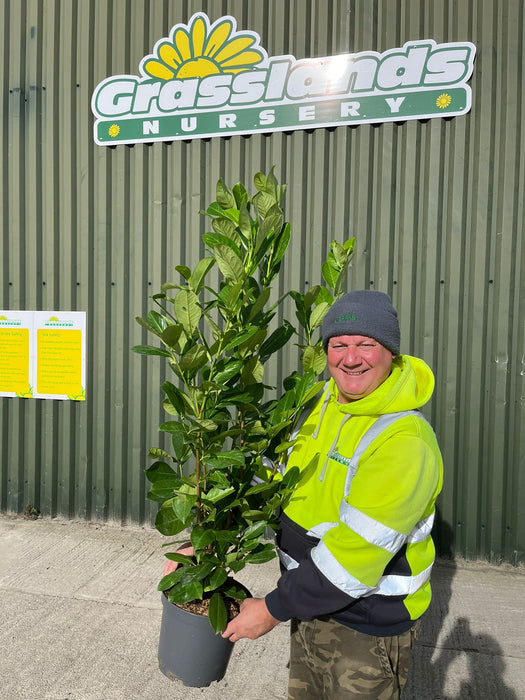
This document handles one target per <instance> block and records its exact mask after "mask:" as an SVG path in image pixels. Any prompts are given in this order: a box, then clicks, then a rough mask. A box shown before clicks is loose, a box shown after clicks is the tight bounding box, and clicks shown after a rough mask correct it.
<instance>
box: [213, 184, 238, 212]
mask: <svg viewBox="0 0 525 700" xmlns="http://www.w3.org/2000/svg"><path fill="white" fill-rule="evenodd" d="M216 197H217V202H218V203H219V204H220V205H221V207H222V208H223V209H233V208H234V207H235V205H236V202H235V197H234V196H233V193H232V192H231V191H230V190H229V189H228V187H226V185H225V184H224V181H223V180H222V178H220V179H219V180H218V181H217V186H216Z"/></svg>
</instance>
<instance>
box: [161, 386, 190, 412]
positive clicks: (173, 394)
mask: <svg viewBox="0 0 525 700" xmlns="http://www.w3.org/2000/svg"><path fill="white" fill-rule="evenodd" d="M162 390H163V391H164V393H165V394H166V396H167V397H168V401H169V402H170V404H171V405H172V406H173V408H174V409H175V410H176V411H177V413H178V414H179V415H183V414H184V412H185V407H186V402H185V401H184V396H183V393H182V391H181V390H180V389H178V388H177V387H176V386H175V385H174V384H172V383H171V382H163V384H162Z"/></svg>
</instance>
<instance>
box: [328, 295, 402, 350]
mask: <svg viewBox="0 0 525 700" xmlns="http://www.w3.org/2000/svg"><path fill="white" fill-rule="evenodd" d="M337 335H364V336H367V337H368V338H374V340H377V341H378V342H379V343H381V345H384V347H385V348H387V349H388V350H390V351H391V352H392V353H394V355H397V354H399V344H400V340H401V338H400V332H399V322H398V320H397V311H396V310H395V309H394V307H393V306H392V302H391V301H390V297H389V296H388V294H385V293H384V292H376V291H375V290H371V289H359V290H356V291H354V292H348V294H345V295H344V296H343V297H341V298H340V299H338V300H337V301H336V302H335V303H334V304H333V305H332V306H331V307H330V309H329V310H328V313H327V314H326V316H325V317H324V320H323V329H322V337H323V349H324V351H325V352H326V350H327V347H328V341H329V340H330V338H333V337H334V336H337Z"/></svg>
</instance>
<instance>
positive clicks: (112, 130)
mask: <svg viewBox="0 0 525 700" xmlns="http://www.w3.org/2000/svg"><path fill="white" fill-rule="evenodd" d="M108 134H109V135H110V136H111V138H115V136H118V135H119V134H120V126H119V125H118V124H112V125H111V126H110V127H109V129H108Z"/></svg>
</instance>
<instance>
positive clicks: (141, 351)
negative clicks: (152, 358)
mask: <svg viewBox="0 0 525 700" xmlns="http://www.w3.org/2000/svg"><path fill="white" fill-rule="evenodd" d="M131 350H132V352H136V353H137V355H158V356H159V357H171V354H170V352H169V351H168V350H164V349H163V348H154V347H152V346H151V345H135V346H134V347H132V348H131Z"/></svg>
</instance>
